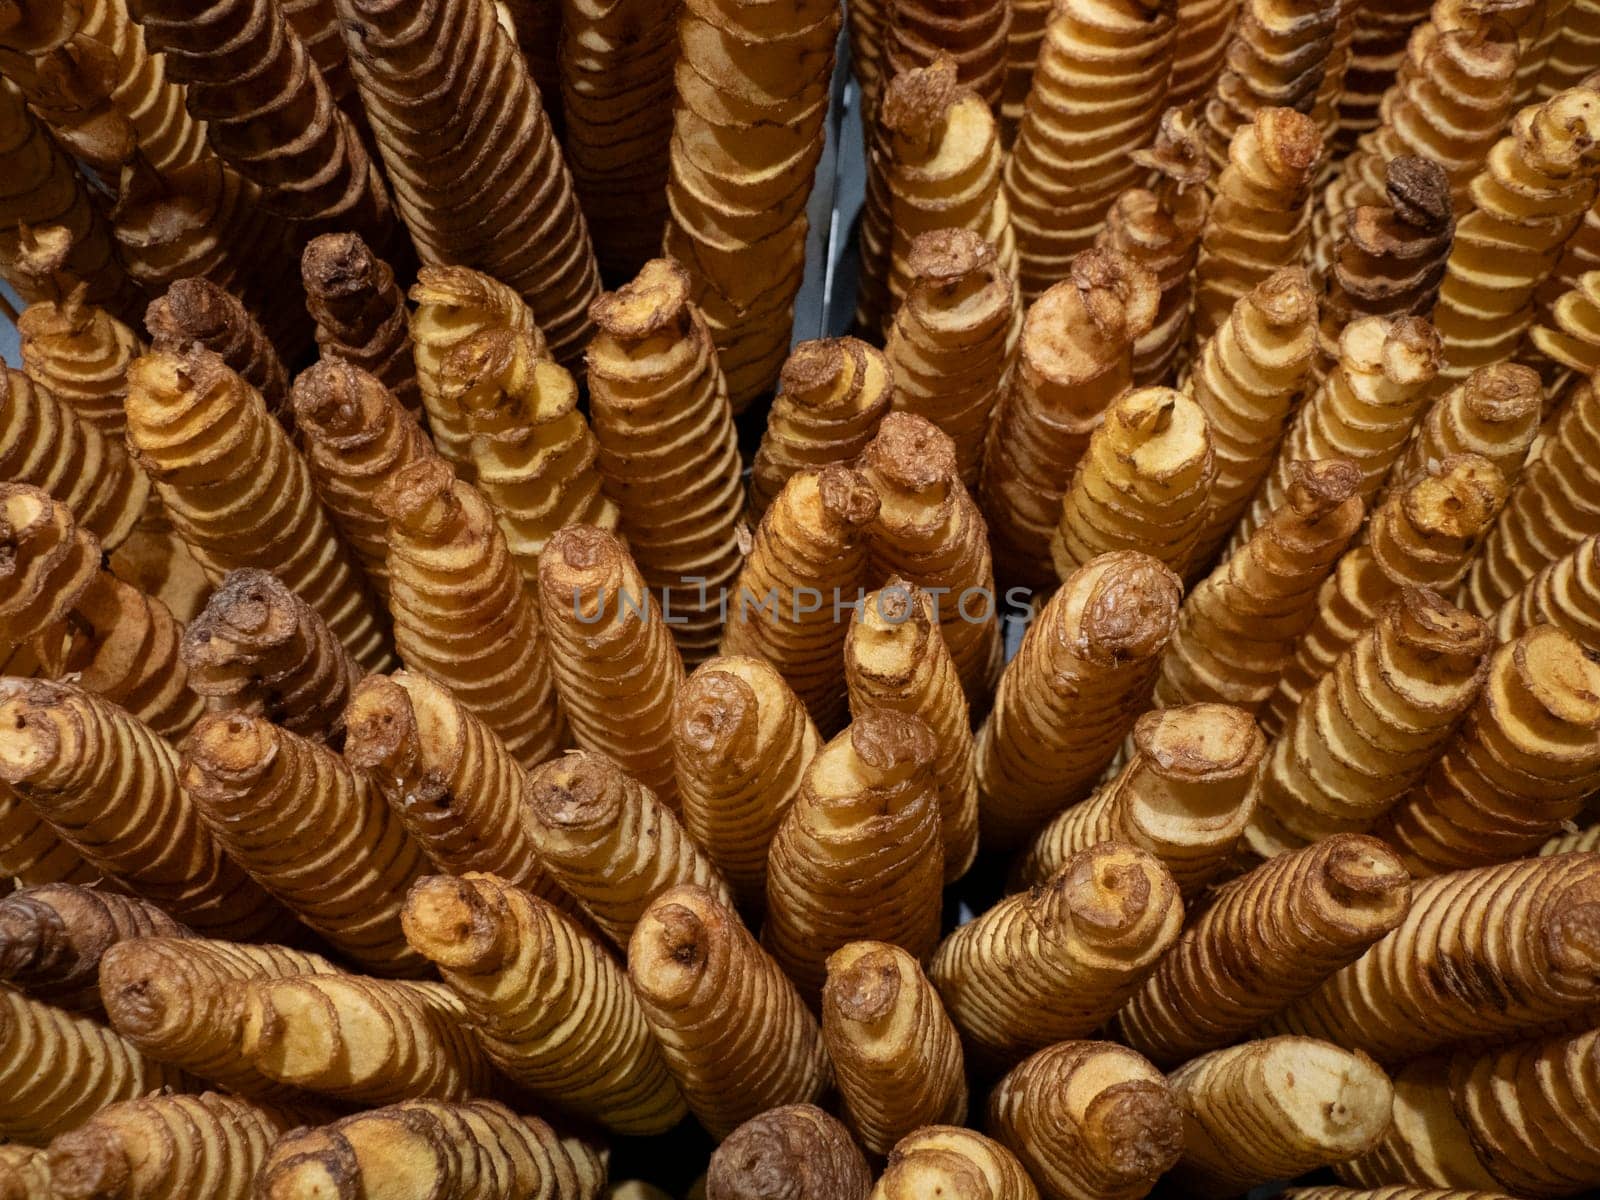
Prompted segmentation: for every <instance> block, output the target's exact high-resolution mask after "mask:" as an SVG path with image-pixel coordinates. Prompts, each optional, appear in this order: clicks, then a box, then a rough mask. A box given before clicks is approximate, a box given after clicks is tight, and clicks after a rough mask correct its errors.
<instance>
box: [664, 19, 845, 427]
mask: <svg viewBox="0 0 1600 1200" xmlns="http://www.w3.org/2000/svg"><path fill="white" fill-rule="evenodd" d="M839 21H840V11H839V5H838V3H837V2H836V0H803V2H801V3H796V4H794V5H791V6H787V7H785V8H783V9H781V10H778V11H772V10H770V9H769V8H768V6H766V5H764V4H752V3H749V0H696V3H694V4H692V5H687V6H685V7H684V8H683V9H682V10H681V11H680V12H679V16H678V46H679V54H678V61H677V66H676V68H675V75H676V80H677V104H676V110H675V114H674V123H673V131H672V144H671V155H670V163H669V168H668V179H667V203H668V206H669V210H670V211H669V217H668V221H667V229H666V236H665V238H664V241H663V245H664V248H665V251H666V253H667V254H668V255H669V256H670V257H672V258H675V259H677V260H678V262H680V263H682V264H683V266H684V268H685V269H686V270H688V272H689V275H690V278H691V279H692V281H693V290H692V294H691V296H690V299H692V300H693V301H694V303H695V304H696V305H697V306H698V307H699V309H700V311H701V312H702V313H703V314H705V318H706V323H707V324H708V325H709V326H710V328H711V336H712V338H713V339H714V340H715V341H716V344H717V356H718V358H719V359H720V361H721V363H722V371H723V374H724V376H725V377H726V379H727V382H728V397H729V399H730V400H731V401H732V403H733V409H734V411H735V412H741V411H743V410H744V409H745V408H746V407H748V406H749V404H750V402H751V401H752V400H754V399H755V397H756V396H758V395H760V394H762V393H763V392H765V391H767V390H768V389H769V388H770V387H771V386H772V381H773V380H774V379H775V378H776V377H777V374H778V370H779V367H780V365H781V364H782V362H783V359H784V355H785V354H787V353H788V350H789V338H790V332H791V327H792V325H793V312H794V300H795V295H796V293H797V292H798V290H799V287H800V278H801V274H802V271H803V267H804V260H805V241H806V233H807V230H808V228H809V226H808V223H807V215H806V201H807V200H808V198H809V196H810V193H811V184H812V180H813V178H814V177H815V175H816V167H817V162H818V160H819V159H820V157H821V155H822V147H823V140H824V130H823V125H824V122H825V119H826V116H827V111H828V94H829V80H830V79H831V78H832V75H833V54H834V42H835V40H836V38H837V35H838V32H839Z"/></svg>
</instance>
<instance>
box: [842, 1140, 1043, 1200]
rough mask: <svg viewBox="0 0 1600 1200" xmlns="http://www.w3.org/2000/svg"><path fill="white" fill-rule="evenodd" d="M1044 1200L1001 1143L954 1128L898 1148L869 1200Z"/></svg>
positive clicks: (890, 1157)
mask: <svg viewBox="0 0 1600 1200" xmlns="http://www.w3.org/2000/svg"><path fill="white" fill-rule="evenodd" d="M927 1195H940V1196H948V1197H950V1200H1039V1190H1038V1189H1037V1188H1036V1187H1034V1184H1033V1180H1032V1179H1030V1178H1029V1177H1028V1173H1027V1171H1026V1170H1024V1169H1023V1166H1022V1163H1021V1162H1020V1161H1019V1160H1018V1158H1017V1156H1016V1155H1015V1154H1013V1153H1011V1151H1009V1150H1007V1149H1006V1148H1005V1147H1004V1146H1002V1145H1001V1144H1000V1143H999V1142H997V1141H995V1140H993V1139H992V1138H987V1137H984V1136H983V1134H981V1133H978V1132H976V1131H974V1130H971V1129H962V1128H959V1127H957V1126H954V1125H924V1126H923V1127H922V1128H921V1129H919V1130H917V1131H916V1132H915V1133H912V1134H909V1135H907V1136H906V1137H903V1138H901V1139H900V1141H899V1142H898V1143H896V1145H895V1147H894V1149H892V1150H891V1151H889V1162H888V1165H887V1166H886V1167H884V1169H883V1174H881V1175H880V1176H878V1182H877V1184H876V1185H875V1186H874V1187H873V1189H872V1195H871V1198H870V1200H917V1198H918V1197H921V1196H927Z"/></svg>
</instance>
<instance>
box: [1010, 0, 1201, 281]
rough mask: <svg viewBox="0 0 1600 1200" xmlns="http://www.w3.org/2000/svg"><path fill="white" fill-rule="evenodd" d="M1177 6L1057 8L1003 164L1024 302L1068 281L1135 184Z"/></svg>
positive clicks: (1072, 2)
mask: <svg viewBox="0 0 1600 1200" xmlns="http://www.w3.org/2000/svg"><path fill="white" fill-rule="evenodd" d="M1175 9H1176V3H1175V0H1108V2H1106V3H1100V4H1093V3H1089V2H1088V0H1057V3H1056V4H1055V5H1054V7H1053V8H1052V9H1051V11H1050V15H1049V19H1048V22H1047V23H1046V25H1045V28H1044V36H1043V40H1042V41H1041V42H1040V46H1039V55H1038V63H1037V65H1036V66H1035V67H1034V69H1033V79H1032V83H1031V85H1030V87H1029V89H1028V98H1027V102H1026V105H1025V108H1024V111H1023V114H1022V120H1021V124H1020V126H1019V127H1018V129H1017V135H1016V142H1015V144H1014V145H1013V146H1012V148H1011V154H1010V155H1009V156H1008V157H1007V159H1006V164H1005V190H1006V198H1007V200H1008V201H1009V202H1010V205H1011V223H1012V227H1013V229H1014V230H1015V232H1016V238H1017V254H1018V259H1019V261H1020V270H1021V276H1020V278H1021V283H1022V294H1023V296H1024V297H1026V298H1027V299H1028V300H1030V301H1031V300H1033V299H1035V298H1036V297H1038V296H1040V295H1041V294H1043V292H1044V291H1045V290H1046V289H1047V288H1049V287H1050V286H1051V285H1052V284H1055V283H1058V282H1060V281H1061V280H1063V279H1067V278H1069V277H1070V275H1071V272H1072V258H1073V256H1074V255H1075V254H1077V253H1078V252H1079V251H1080V250H1085V249H1088V247H1089V246H1090V245H1091V244H1092V243H1093V242H1094V238H1095V235H1096V234H1097V233H1098V232H1099V231H1100V228H1101V226H1102V224H1103V223H1104V221H1105V216H1106V210H1107V209H1109V208H1110V207H1111V204H1112V202H1113V201H1115V199H1116V198H1117V196H1118V194H1119V193H1121V192H1122V191H1123V190H1124V189H1125V188H1127V187H1129V186H1130V185H1132V183H1133V182H1134V180H1135V179H1137V178H1138V174H1139V170H1140V163H1139V162H1138V161H1136V159H1135V158H1134V156H1133V151H1135V150H1138V149H1140V148H1141V147H1142V146H1143V145H1144V143H1145V142H1146V141H1148V140H1149V139H1150V137H1151V135H1152V134H1154V133H1155V130H1156V126H1157V122H1158V120H1159V118H1160V114H1161V110H1162V108H1163V107H1164V100H1163V97H1164V96H1165V95H1166V84H1167V76H1168V73H1169V71H1170V69H1171V65H1172V52H1173V49H1172V48H1173V39H1174V34H1175V22H1174V12H1175Z"/></svg>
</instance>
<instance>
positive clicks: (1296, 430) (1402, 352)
mask: <svg viewBox="0 0 1600 1200" xmlns="http://www.w3.org/2000/svg"><path fill="white" fill-rule="evenodd" d="M1442 355H1443V350H1442V346H1441V343H1440V340H1439V335H1438V334H1437V333H1436V332H1435V330H1434V328H1433V326H1431V325H1429V324H1428V322H1426V321H1424V320H1423V319H1422V318H1420V317H1397V318H1395V319H1394V320H1390V319H1388V318H1386V317H1363V318H1361V319H1360V320H1357V321H1354V322H1352V323H1351V324H1349V325H1347V326H1345V330H1344V333H1343V334H1341V335H1340V338H1339V360H1338V364H1337V365H1336V366H1335V367H1334V368H1333V371H1332V372H1331V373H1330V374H1329V376H1328V377H1327V379H1326V380H1324V381H1323V384H1322V386H1321V387H1320V388H1319V389H1318V390H1317V392H1316V394H1315V395H1313V396H1312V397H1311V398H1310V399H1309V400H1307V401H1306V403H1305V404H1304V405H1303V406H1302V407H1301V409H1300V411H1299V412H1298V413H1297V414H1296V415H1295V418H1294V423H1293V424H1292V425H1291V426H1290V428H1289V432H1288V434H1287V435H1286V436H1285V437H1284V439H1283V442H1282V444H1281V445H1280V446H1279V448H1278V457H1277V459H1276V461H1275V462H1274V463H1273V466H1272V470H1271V472H1270V473H1268V475H1267V476H1266V479H1265V480H1264V481H1263V483H1262V485H1261V487H1260V488H1259V489H1258V490H1257V492H1256V495H1255V499H1254V500H1253V501H1252V503H1251V505H1250V507H1249V509H1247V510H1246V512H1245V514H1244V516H1243V517H1242V518H1241V520H1240V522H1239V524H1238V526H1237V527H1236V528H1235V530H1234V533H1233V540H1232V543H1231V547H1232V548H1237V547H1238V546H1241V545H1243V544H1244V542H1245V540H1246V539H1247V538H1249V536H1250V535H1251V534H1252V533H1254V532H1255V530H1256V527H1257V526H1259V525H1260V524H1261V523H1262V522H1263V521H1264V520H1266V518H1267V515H1268V514H1269V513H1271V511H1272V510H1273V509H1274V508H1276V507H1277V506H1278V505H1279V504H1281V503H1283V499H1284V495H1285V493H1286V492H1287V491H1288V487H1289V481H1290V471H1289V468H1290V465H1291V464H1292V463H1294V462H1295V461H1297V460H1298V461H1301V462H1305V461H1309V460H1311V459H1317V458H1346V459H1349V460H1350V461H1352V462H1354V463H1355V464H1356V465H1357V466H1358V467H1360V468H1361V485H1360V487H1359V488H1358V489H1357V494H1358V495H1359V496H1360V497H1361V499H1362V500H1363V501H1370V500H1371V499H1372V498H1373V496H1374V495H1376V494H1377V492H1378V489H1379V487H1381V486H1382V484H1383V480H1384V477H1385V476H1386V475H1388V473H1389V469H1390V468H1391V467H1392V466H1393V465H1394V464H1395V462H1396V461H1398V459H1399V458H1400V456H1401V454H1402V453H1404V451H1405V444H1406V438H1407V437H1408V436H1409V435H1410V433H1411V427H1412V425H1413V424H1414V423H1415V422H1416V419H1417V416H1418V414H1419V413H1420V412H1421V410H1422V407H1423V405H1424V404H1425V403H1426V401H1427V392H1428V388H1429V386H1430V385H1431V384H1432V383H1433V381H1434V379H1435V378H1436V377H1437V376H1438V374H1439V371H1440V369H1441V366H1440V364H1441V362H1442V361H1443V359H1442Z"/></svg>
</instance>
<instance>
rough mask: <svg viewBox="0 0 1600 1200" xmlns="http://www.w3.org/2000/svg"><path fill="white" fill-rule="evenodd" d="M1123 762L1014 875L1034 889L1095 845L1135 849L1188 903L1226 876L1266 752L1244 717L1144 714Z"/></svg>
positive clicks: (1220, 712) (1215, 710) (1198, 707)
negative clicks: (1159, 867) (1161, 869)
mask: <svg viewBox="0 0 1600 1200" xmlns="http://www.w3.org/2000/svg"><path fill="white" fill-rule="evenodd" d="M1132 739H1133V749H1132V751H1131V752H1130V754H1129V755H1128V761H1127V762H1126V764H1124V766H1123V767H1122V769H1121V770H1120V771H1118V772H1117V775H1116V777H1115V778H1114V779H1112V780H1111V781H1110V782H1109V783H1106V784H1103V785H1102V786H1101V787H1100V788H1099V790H1098V791H1096V792H1095V794H1094V795H1093V796H1091V797H1090V798H1089V799H1087V800H1085V801H1083V802H1082V803H1081V804H1075V805H1073V806H1072V807H1071V808H1069V809H1067V810H1066V811H1065V812H1063V813H1062V814H1061V815H1060V816H1059V817H1057V818H1056V819H1055V820H1054V821H1052V822H1051V823H1050V824H1049V825H1046V826H1045V827H1044V829H1043V830H1042V831H1041V832H1040V834H1039V836H1038V837H1037V838H1036V839H1034V842H1033V845H1032V846H1031V847H1030V848H1029V850H1028V853H1027V856H1026V857H1025V858H1023V859H1022V860H1021V863H1020V865H1019V866H1018V868H1017V874H1018V876H1019V877H1020V879H1021V880H1022V882H1024V883H1026V884H1028V885H1029V886H1034V887H1040V886H1044V885H1046V884H1048V883H1049V881H1050V880H1051V878H1053V877H1054V876H1055V874H1056V873H1057V872H1058V871H1060V870H1061V868H1062V867H1064V866H1066V864H1067V863H1068V862H1069V861H1070V860H1071V859H1072V858H1073V856H1075V855H1078V854H1081V853H1083V852H1084V851H1085V850H1088V849H1090V848H1091V847H1093V846H1097V845H1099V844H1100V843H1101V842H1121V843H1123V844H1125V845H1130V846H1137V847H1138V848H1139V849H1141V850H1144V851H1147V852H1148V853H1150V854H1152V855H1154V856H1155V857H1156V858H1158V859H1160V860H1161V862H1162V864H1163V865H1164V866H1165V867H1166V868H1167V869H1168V870H1169V871H1171V872H1172V875H1173V878H1174V880H1175V881H1176V882H1177V884H1178V889H1179V891H1180V892H1181V893H1182V894H1183V895H1184V897H1185V898H1192V897H1195V896H1198V895H1200V894H1201V893H1202V892H1203V891H1204V890H1205V889H1206V887H1207V886H1208V885H1209V884H1211V883H1212V881H1213V880H1215V879H1216V878H1217V876H1219V875H1221V874H1222V873H1223V872H1224V871H1225V869H1226V868H1227V866H1228V864H1229V862H1230V860H1231V859H1232V858H1233V856H1234V852H1235V850H1236V849H1237V847H1238V844H1239V838H1240V836H1241V835H1242V834H1243V833H1244V829H1245V825H1246V823H1247V822H1248V821H1249V819H1250V816H1251V814H1252V813H1253V812H1254V811H1255V805H1256V800H1255V796H1254V794H1253V791H1252V787H1253V784H1254V781H1255V774H1256V767H1257V765H1258V764H1259V763H1260V761H1261V756H1262V754H1263V752H1264V751H1265V749H1266V743H1265V740H1264V739H1263V738H1262V736H1261V731H1260V730H1259V729H1257V728H1256V725H1255V722H1254V721H1252V720H1251V719H1250V715H1249V713H1247V712H1245V711H1244V710H1242V709H1238V708H1233V707H1230V706H1228V705H1225V704H1192V705H1188V706H1186V707H1183V708H1165V709H1158V710H1156V711H1155V712H1148V713H1145V714H1144V716H1142V717H1140V718H1139V720H1138V721H1137V722H1135V724H1134V727H1133V735H1132Z"/></svg>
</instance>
